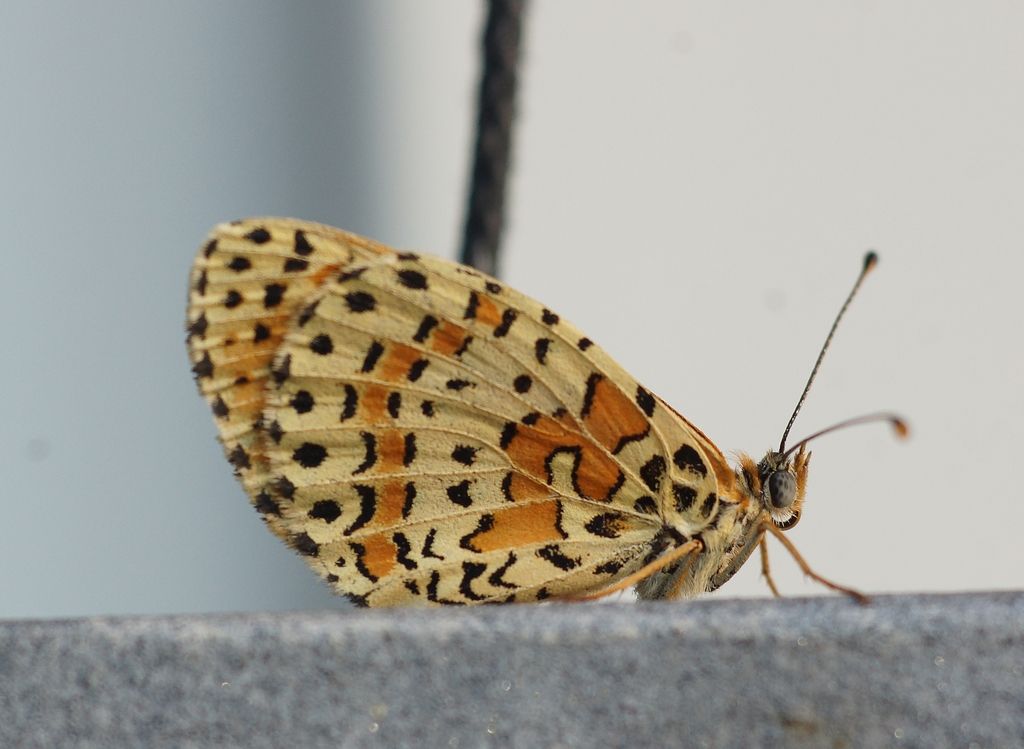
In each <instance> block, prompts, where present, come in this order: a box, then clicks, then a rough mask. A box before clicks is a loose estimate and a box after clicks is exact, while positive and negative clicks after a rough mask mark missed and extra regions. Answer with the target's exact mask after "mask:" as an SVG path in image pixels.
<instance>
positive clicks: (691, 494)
mask: <svg viewBox="0 0 1024 749" xmlns="http://www.w3.org/2000/svg"><path fill="white" fill-rule="evenodd" d="M672 496H673V497H674V498H675V504H676V512H686V511H687V510H689V509H690V508H691V507H693V503H694V501H696V499H697V490H696V489H694V488H693V487H690V486H683V485H682V484H672Z"/></svg>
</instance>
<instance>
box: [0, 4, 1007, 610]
mask: <svg viewBox="0 0 1024 749" xmlns="http://www.w3.org/2000/svg"><path fill="white" fill-rule="evenodd" d="M326 6H327V4H314V3H273V2H270V1H269V0H263V1H261V2H241V0H231V1H230V2H220V3H200V2H194V1H193V0H184V1H183V0H178V1H176V2H174V3H170V2H166V3H148V4H144V5H139V4H133V3H127V2H114V1H113V0H106V1H105V2H99V3H91V4H88V5H85V4H80V3H73V2H53V3H47V4H39V3H32V2H27V0H5V2H4V3H3V4H2V5H0V92H2V96H0V113H2V116H0V206H2V207H3V209H2V210H3V213H2V215H3V217H4V221H5V230H4V232H3V239H2V240H0V257H2V258H3V259H4V261H5V263H4V267H5V269H6V273H5V274H4V278H5V279H6V284H5V292H4V293H3V294H0V314H2V316H3V319H4V320H5V321H6V322H7V329H6V330H7V349H6V350H7V354H6V356H5V357H4V366H3V367H0V393H3V394H4V403H5V406H4V407H3V409H2V411H0V413H2V414H3V418H2V419H0V476H2V477H3V487H2V489H0V508H2V514H0V617H23V616H64V615H81V614H92V613H126V612H173V611H210V610H230V609H274V608H296V607H324V606H336V605H339V604H338V603H337V602H336V601H335V600H334V599H332V598H331V597H330V596H329V595H328V594H327V593H326V591H325V590H324V589H322V588H321V586H320V585H319V584H318V583H317V582H316V580H315V579H314V578H313V576H312V575H310V574H309V573H308V572H307V571H306V569H305V566H304V564H303V563H302V562H301V561H300V560H299V559H297V558H295V557H294V556H293V555H292V553H291V552H289V551H288V550H286V549H284V548H283V547H281V546H280V544H278V542H277V541H276V540H275V539H273V538H271V537H270V535H269V534H267V533H266V532H265V531H263V529H262V528H261V527H260V521H259V519H258V517H257V516H256V514H255V513H254V512H253V511H252V510H251V509H250V508H249V506H248V503H247V502H246V500H245V498H244V496H243V494H242V492H241V489H240V488H238V487H237V486H236V485H235V482H234V480H233V479H232V477H231V475H230V470H229V468H228V467H227V465H226V464H225V463H224V461H223V459H222V457H221V454H220V451H219V448H218V447H217V445H216V444H215V441H214V437H213V428H212V424H211V423H210V419H209V417H208V414H207V410H206V407H205V405H203V404H202V402H201V401H200V399H199V398H198V397H197V396H196V395H195V392H194V387H193V385H192V383H191V380H190V376H189V372H188V364H187V360H186V357H185V353H184V346H183V338H184V334H183V331H182V328H183V316H184V311H183V310H184V296H185V278H186V274H187V269H188V265H189V263H190V262H191V258H192V254H193V251H194V247H195V246H196V245H197V244H198V242H199V240H200V239H201V237H202V236H203V234H204V233H205V231H206V230H207V228H208V227H209V226H210V225H212V224H213V223H215V222H217V221H219V220H223V219H229V218H234V217H238V216H243V215H252V214H260V213H270V214H279V215H280V214H284V215H297V216H300V217H303V218H311V219H317V220H322V221H327V222H330V223H335V224H340V225H343V226H345V227H346V228H349V229H352V230H355V231H359V232H362V233H366V234H369V235H371V236H375V237H377V238H379V239H381V240H384V241H386V242H389V243H392V244H395V245H398V246H404V247H409V248H416V249H423V250H433V251H435V252H438V253H439V254H444V255H448V256H452V255H453V254H454V248H455V247H456V245H457V244H458V235H459V231H460V229H461V220H462V214H461V212H462V206H463V204H464V200H465V190H466V185H465V181H466V175H467V172H468V151H469V141H470V137H471V126H472V123H473V111H472V106H473V97H474V94H475V79H476V72H477V70H476V66H477V64H478V57H477V52H476V45H477V33H478V27H479V24H480V22H481V19H482V14H481V9H480V4H478V3H476V2H469V1H468V0H462V1H460V2H448V3H444V4H440V3H435V4H431V5H429V6H427V7H426V8H424V7H423V6H422V5H421V4H416V5H413V4H411V3H397V2H383V3H381V2H378V3H370V2H361V3H347V4H344V5H339V6H338V7H337V8H334V9H330V8H327V7H326ZM1021 29H1024V6H1020V5H1019V4H1015V3H999V2H987V3H975V4H971V5H963V4H954V3H925V2H904V3H899V4H895V3H893V4H889V3H811V2H803V3H800V2H784V3H772V4H770V5H767V4H761V3H753V2H746V3H738V4H737V3H732V4H720V3H719V4H711V3H701V4H680V3H670V2H657V3H655V2H648V3H623V2H595V1H590V2H582V0H576V1H575V2H560V3H555V2H540V1H539V0H538V1H536V2H534V3H533V4H532V5H531V14H530V17H529V25H528V28H527V30H526V39H527V45H526V50H525V59H524V65H525V68H524V82H523V89H522V102H521V110H520V111H521V118H520V121H519V127H520V129H519V132H518V135H517V140H516V161H515V171H514V175H513V183H512V186H511V187H512V205H511V213H510V217H509V232H508V237H507V238H508V243H507V247H506V252H507V254H506V257H505V277H506V278H507V279H508V280H509V282H511V283H512V284H514V285H516V286H518V287H520V288H521V289H523V290H524V291H527V292H528V293H530V294H532V295H534V296H536V297H539V298H541V299H543V300H544V301H545V302H547V303H548V304H549V305H550V306H551V307H552V308H554V309H556V310H558V311H559V312H560V313H562V314H563V315H564V316H566V317H568V318H570V319H572V320H573V321H574V322H576V323H577V324H578V325H580V326H581V327H583V328H584V329H586V330H587V331H588V332H589V333H590V334H591V336H592V337H593V338H594V339H596V340H597V341H599V342H600V343H601V344H602V345H603V346H604V347H605V348H607V349H608V350H609V351H610V352H612V353H613V354H614V355H616V356H617V357H618V358H619V359H620V360H621V361H622V362H623V364H625V365H626V366H627V368H629V369H630V370H631V371H633V372H634V373H635V374H636V375H637V376H638V377H639V378H640V379H641V380H642V381H643V382H644V383H645V384H647V385H648V386H649V387H650V388H652V389H654V390H655V391H657V392H658V393H660V394H661V395H662V396H663V397H665V398H666V399H668V400H669V401H671V402H672V403H673V404H674V405H676V406H677V407H678V408H679V410H681V411H682V412H683V413H684V414H686V415H687V417H688V418H690V419H691V420H692V421H694V422H695V423H696V424H698V425H699V426H700V427H701V428H702V429H703V430H704V431H706V432H707V433H708V434H709V435H710V436H711V437H712V438H713V439H715V440H716V441H718V443H719V445H720V446H722V447H723V448H724V449H726V450H729V449H732V448H739V449H743V450H746V451H750V452H752V453H755V454H756V455H759V454H760V453H761V452H763V450H765V449H766V448H768V447H770V446H772V445H773V444H775V443H776V442H777V440H778V437H779V434H780V432H781V429H782V427H783V426H784V425H785V422H786V419H787V418H788V416H789V412H790V410H791V408H792V406H793V404H794V402H795V400H796V398H797V396H798V395H799V391H800V388H801V387H802V385H803V382H804V379H805V377H806V375H807V372H808V370H809V367H810V365H811V364H812V363H813V360H814V357H815V355H816V353H817V347H818V345H819V344H820V342H821V339H822V338H823V336H824V334H825V332H826V331H827V329H828V326H829V324H830V323H831V318H832V315H833V314H834V312H835V311H836V309H837V308H838V306H839V304H840V302H841V301H842V297H843V295H844V294H845V293H846V290H847V288H848V286H849V284H850V283H851V282H852V281H853V277H854V275H855V273H856V271H857V269H858V265H859V262H860V258H861V255H862V253H863V252H864V250H865V249H867V248H869V247H872V248H874V249H876V250H877V251H878V252H879V253H880V255H881V264H880V265H879V268H878V271H877V273H876V274H874V276H873V277H872V278H871V279H870V280H869V281H868V283H867V284H866V286H865V288H864V291H863V294H862V296H861V298H860V299H859V300H858V301H857V303H856V304H855V306H854V307H853V309H852V310H851V312H850V316H849V318H848V320H847V322H846V323H845V324H844V326H843V328H842V329H841V330H840V332H839V334H838V336H837V340H836V345H835V347H834V349H833V351H832V353H831V354H830V356H829V358H828V360H827V361H826V363H825V365H824V368H823V370H822V374H821V377H820V378H819V381H818V384H817V386H816V389H815V391H814V392H813V393H812V394H811V397H810V398H809V400H808V402H807V405H806V407H805V409H804V413H803V415H802V416H801V418H800V420H799V421H798V423H797V427H796V429H795V435H796V436H800V435H802V434H805V433H808V432H810V431H812V430H813V429H816V428H818V427H820V426H823V425H825V424H828V423H830V422H832V421H835V420H838V419H840V418H844V417H847V416H851V415H855V414H858V413H861V412H865V411H871V410H876V409H882V408H892V409H896V410H899V411H900V412H902V413H904V414H905V415H906V416H907V417H908V419H909V420H910V422H911V424H912V426H913V428H914V436H913V439H912V440H911V441H909V442H907V443H896V442H895V441H893V440H892V439H891V438H890V437H889V435H888V434H887V433H886V431H885V430H884V429H882V428H879V427H876V428H863V429H860V430H851V431H849V432H847V433H844V434H837V435H835V436H832V437H829V438H826V439H823V440H822V442H821V443H820V444H818V445H817V447H816V449H815V457H814V464H813V471H812V477H811V486H810V496H809V499H808V504H807V508H806V512H805V515H804V519H803V521H802V522H801V524H800V526H799V527H798V528H797V529H795V530H794V531H793V532H792V533H791V534H790V537H791V538H792V539H793V540H794V542H796V543H797V545H798V546H799V548H800V549H801V550H802V551H803V553H804V554H805V556H806V557H807V558H808V559H809V560H810V561H811V562H812V564H814V565H815V566H816V567H817V568H818V569H819V571H821V572H823V573H825V574H828V575H830V576H832V577H834V578H836V579H838V580H840V581H842V582H845V583H848V584H852V585H856V586H859V587H862V588H864V589H866V590H869V591H900V590H950V589H982V588H1011V587H1017V588H1019V587H1020V585H1021V574H1020V572H1019V570H1020V569H1021V568H1022V566H1024V565H1022V562H1024V552H1022V551H1021V544H1020V541H1019V532H1018V531H1019V528H1020V527H1021V524H1022V521H1024V507H1022V505H1024V503H1022V501H1021V490H1020V489H1019V488H1018V487H1017V481H1016V480H1015V469H1014V466H1015V461H1016V459H1017V449H1018V448H1020V447H1021V446H1022V442H1024V441H1022V439H1021V426H1020V425H1021V423H1022V422H1024V395H1022V384H1024V353H1022V346H1021V333H1020V327H1021V323H1022V322H1024V314H1022V309H1024V305H1022V302H1021V301H1020V298H1019V291H1018V285H1019V281H1018V279H1019V278H1020V277H1021V271H1022V270H1024V268H1022V260H1021V252H1020V248H1021V242H1022V237H1024V210H1022V208H1024V205H1022V202H1024V100H1022V97H1021V94H1020V92H1021V90H1024V89H1022V83H1024V80H1022V79H1024V75H1022V74H1024V32H1022V31H1021ZM774 562H775V569H776V571H777V577H778V580H779V583H780V585H781V586H782V587H783V589H784V590H786V591H787V592H789V593H793V594H798V593H815V592H818V591H819V589H818V588H816V587H813V586H808V585H806V584H805V583H804V582H803V581H802V580H801V576H800V574H799V572H797V571H795V570H794V568H793V565H792V564H791V563H790V562H789V561H788V560H786V559H785V558H784V556H783V554H782V553H781V551H777V552H776V553H775V554H774ZM730 593H731V594H744V595H746V594H759V595H760V594H764V593H765V589H764V587H763V585H762V584H761V582H760V581H759V580H758V579H757V566H756V562H755V563H754V564H751V565H750V566H749V568H747V569H745V570H744V571H743V572H742V573H741V574H740V575H739V576H738V577H737V579H736V580H734V581H733V582H732V583H730V585H729V586H728V587H727V588H725V589H724V590H723V594H726V595H728V594H730Z"/></svg>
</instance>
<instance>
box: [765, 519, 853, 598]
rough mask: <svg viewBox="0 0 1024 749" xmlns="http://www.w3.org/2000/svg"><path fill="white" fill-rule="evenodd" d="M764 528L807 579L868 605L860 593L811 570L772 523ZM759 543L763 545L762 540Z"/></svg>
mask: <svg viewBox="0 0 1024 749" xmlns="http://www.w3.org/2000/svg"><path fill="white" fill-rule="evenodd" d="M764 527H765V530H767V531H768V532H769V533H771V534H772V535H773V536H775V538H777V539H779V543H781V544H782V545H783V546H784V547H786V551H788V552H789V554H790V556H792V557H793V561H795V562H796V563H797V564H798V565H799V566H800V569H801V570H803V573H804V574H805V575H807V577H809V578H811V579H812V580H815V581H817V582H819V583H821V584H822V585H824V586H825V587H826V588H831V589H832V590H834V591H837V592H839V593H843V594H845V595H848V596H850V598H852V599H854V600H855V601H857V603H870V601H871V599H870V598H868V597H867V596H866V595H864V594H863V593H861V592H860V591H858V590H854V589H853V588H847V587H846V586H845V585H840V584H839V583H834V582H832V581H831V580H829V579H828V578H825V577H822V576H821V575H819V574H818V573H817V572H815V571H814V570H812V569H811V566H810V565H809V564H807V561H806V560H805V559H804V558H803V557H802V556H801V555H800V552H799V551H797V550H796V547H795V546H793V542H792V541H790V540H789V539H788V538H786V536H785V534H783V532H782V531H780V530H779V529H778V528H776V527H775V524H774V523H765V524H764ZM761 543H764V540H763V539H762V541H761Z"/></svg>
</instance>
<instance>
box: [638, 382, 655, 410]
mask: <svg viewBox="0 0 1024 749" xmlns="http://www.w3.org/2000/svg"><path fill="white" fill-rule="evenodd" d="M636 404H637V405H638V406H640V410H641V411H643V412H644V413H645V414H647V417H648V418H650V417H651V416H653V415H654V396H653V395H651V394H650V393H649V392H648V391H646V390H644V389H643V388H642V387H640V386H639V385H637V386H636Z"/></svg>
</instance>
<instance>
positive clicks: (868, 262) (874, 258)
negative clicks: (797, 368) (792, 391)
mask: <svg viewBox="0 0 1024 749" xmlns="http://www.w3.org/2000/svg"><path fill="white" fill-rule="evenodd" d="M876 265H878V255H877V254H875V253H874V252H869V253H868V254H866V255H865V256H864V266H863V267H862V268H861V269H860V275H858V276H857V281H856V283H854V284H853V288H852V289H850V293H849V295H848V296H847V297H846V301H845V302H843V306H842V307H841V308H840V310H839V314H838V315H836V319H835V322H833V323H832V329H831V330H829V331H828V336H827V337H826V338H825V344H824V345H823V346H822V347H821V352H820V353H819V354H818V360H817V361H816V362H814V368H813V369H812V370H811V376H810V377H808V378H807V384H806V385H804V391H803V392H802V393H801V394H800V400H798V401H797V403H796V408H794V409H793V415H792V416H790V417H789V423H788V424H786V431H784V432H783V433H782V441H781V442H779V452H780V453H786V438H787V437H788V436H789V430H790V429H792V428H793V422H794V421H796V415H797V414H798V413H800V407H801V406H803V405H804V400H806V398H807V393H808V392H809V391H810V389H811V383H813V382H814V378H815V377H816V376H817V375H818V369H819V368H820V367H821V360H822V359H824V358H825V352H826V351H828V347H829V344H830V343H832V336H834V335H835V334H836V328H838V327H839V321H840V320H842V319H843V315H845V314H846V308H847V307H849V306H850V302H852V301H853V297H854V296H856V294H857V290H858V289H859V288H860V285H861V284H862V283H863V282H864V278H865V277H866V276H867V275H868V272H869V271H870V270H871V269H872V268H874V267H875V266H876ZM838 426H839V425H838V424H837V425H836V427H838ZM831 428H832V427H830V429H831ZM814 436H817V435H814ZM808 439H810V438H808ZM806 441H807V440H803V442H806Z"/></svg>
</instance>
